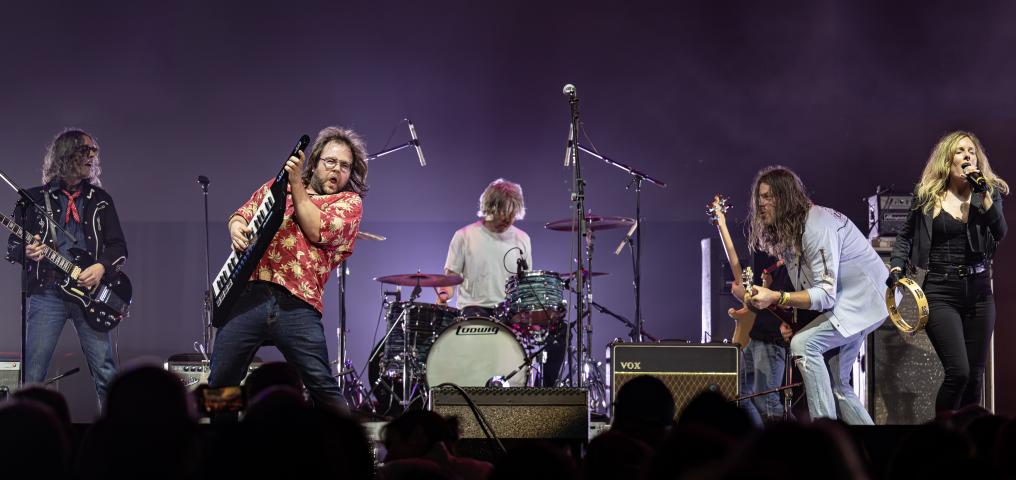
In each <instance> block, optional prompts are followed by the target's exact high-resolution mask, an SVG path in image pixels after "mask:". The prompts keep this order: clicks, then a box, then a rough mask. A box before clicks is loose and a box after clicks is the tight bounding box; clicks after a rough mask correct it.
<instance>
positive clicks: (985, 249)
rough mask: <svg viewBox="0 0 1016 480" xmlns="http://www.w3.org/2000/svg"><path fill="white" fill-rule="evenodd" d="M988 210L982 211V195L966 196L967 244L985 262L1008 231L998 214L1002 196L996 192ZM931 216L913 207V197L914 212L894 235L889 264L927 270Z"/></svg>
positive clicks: (992, 254) (917, 207)
mask: <svg viewBox="0 0 1016 480" xmlns="http://www.w3.org/2000/svg"><path fill="white" fill-rule="evenodd" d="M991 199H992V202H993V203H992V205H991V208H988V209H985V208H984V194H983V193H976V192H975V193H974V194H972V195H971V197H970V211H969V212H968V217H967V241H969V242H970V249H971V250H973V251H974V252H980V253H984V257H985V258H986V259H988V260H989V261H990V260H991V258H992V257H993V256H994V255H995V248H996V247H997V246H998V242H999V241H1001V240H1002V238H1003V237H1005V232H1006V230H1007V229H1008V226H1006V223H1005V216H1004V215H1003V214H1002V196H1001V194H1000V193H999V192H998V190H997V189H996V190H995V192H994V194H993V195H992V197H991ZM932 220H933V219H932V216H931V213H924V212H923V211H921V207H920V206H917V198H916V196H915V198H914V209H913V210H911V211H910V215H909V216H908V217H907V223H906V224H904V225H903V226H902V227H901V228H900V231H899V232H897V236H896V244H895V246H893V253H892V258H891V259H890V265H891V266H892V267H893V268H895V267H900V268H901V269H903V270H904V272H905V271H906V269H907V264H908V262H909V264H910V265H912V266H914V267H916V268H920V269H923V270H927V269H928V257H929V254H930V252H931V222H932Z"/></svg>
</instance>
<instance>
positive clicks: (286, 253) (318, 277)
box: [233, 180, 363, 312]
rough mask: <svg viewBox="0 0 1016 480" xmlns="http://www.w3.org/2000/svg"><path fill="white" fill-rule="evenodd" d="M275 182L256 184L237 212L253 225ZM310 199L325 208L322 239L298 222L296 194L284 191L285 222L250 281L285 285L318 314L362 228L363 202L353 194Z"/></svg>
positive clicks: (323, 209) (318, 196)
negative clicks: (306, 231)
mask: <svg viewBox="0 0 1016 480" xmlns="http://www.w3.org/2000/svg"><path fill="white" fill-rule="evenodd" d="M271 185H272V181H271V180H269V181H268V182H266V183H265V184H264V185H262V186H261V188H258V189H257V191H255V192H254V194H253V195H251V197H250V200H248V201H247V202H246V203H244V204H243V205H241V206H240V208H238V209H237V210H236V212H233V214H234V215H239V216H240V217H243V219H244V220H246V221H247V222H248V223H250V221H251V219H252V218H253V217H254V212H255V211H256V210H257V208H258V205H259V204H260V203H261V200H262V199H263V198H264V197H265V194H266V193H267V192H268V190H269V188H270V187H271ZM287 191H288V187H287ZM310 199H311V202H313V203H314V205H316V206H317V207H318V209H320V210H321V241H320V242H318V243H314V242H311V241H310V240H308V239H307V237H306V236H304V234H303V231H302V230H301V229H300V225H299V224H298V223H297V222H296V220H294V219H293V212H294V207H293V197H292V196H291V195H286V213H285V216H284V217H283V220H282V225H280V226H279V231H278V232H276V234H275V238H273V239H272V243H271V244H269V245H268V250H267V251H266V252H265V255H264V256H263V257H262V258H261V261H260V262H258V266H257V268H256V269H255V270H254V274H253V275H251V280H265V281H269V282H272V283H277V284H279V285H282V286H283V287H285V289H286V290H288V291H289V292H290V293H292V294H293V295H295V296H297V297H298V298H300V299H301V300H303V301H305V302H307V303H309V304H310V305H311V306H312V307H314V308H315V309H316V310H317V311H319V312H320V311H322V310H323V309H324V304H323V303H322V301H321V296H322V294H324V291H325V283H326V282H327V281H328V276H329V273H331V271H332V270H334V269H335V268H336V267H337V266H338V265H339V264H340V263H342V261H343V260H345V259H346V257H348V256H350V255H352V254H353V245H354V244H355V243H356V234H357V232H359V231H360V216H361V215H362V214H363V201H362V200H361V199H360V195H358V194H356V193H353V192H339V193H336V194H334V195H311V197H310Z"/></svg>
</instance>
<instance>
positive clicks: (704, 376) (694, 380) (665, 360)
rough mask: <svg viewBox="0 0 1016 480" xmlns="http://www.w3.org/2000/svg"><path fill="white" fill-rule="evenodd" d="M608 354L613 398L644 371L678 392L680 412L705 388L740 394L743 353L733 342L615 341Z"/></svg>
mask: <svg viewBox="0 0 1016 480" xmlns="http://www.w3.org/2000/svg"><path fill="white" fill-rule="evenodd" d="M607 357H608V358H607V368H608V369H609V371H608V372H607V375H606V378H607V379H608V381H609V382H610V385H609V388H610V394H611V399H612V400H613V399H615V398H617V392H618V390H620V388H621V386H622V385H624V384H625V383H627V382H628V381H629V380H631V379H633V378H635V377H637V376H640V375H649V376H652V377H656V378H658V379H660V380H662V381H663V383H664V384H665V385H666V386H667V389H669V390H670V393H671V394H673V395H674V406H675V407H676V409H675V411H676V412H677V414H678V415H680V412H681V410H683V409H684V407H685V406H686V405H688V402H690V401H691V399H692V398H695V396H696V395H698V394H699V393H701V392H703V391H705V390H712V391H717V392H719V393H721V394H723V396H725V397H727V398H730V399H733V398H737V396H738V395H739V394H740V382H738V376H737V372H738V371H739V370H740V368H741V355H740V352H739V351H738V349H737V347H736V346H733V345H720V344H695V343H685V342H661V343H614V344H611V345H610V346H609V347H608V349H607ZM611 405H612V406H613V401H611Z"/></svg>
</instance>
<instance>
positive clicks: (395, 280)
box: [374, 272, 462, 287]
mask: <svg viewBox="0 0 1016 480" xmlns="http://www.w3.org/2000/svg"><path fill="white" fill-rule="evenodd" d="M374 280H376V281H378V282H381V283H387V284H389V285H401V286H403V287H415V286H417V285H419V286H421V287H453V286H455V285H458V284H460V283H462V276H461V275H442V274H440V273H419V272H417V273H405V274H401V275H387V276H384V277H377V278H375V279H374Z"/></svg>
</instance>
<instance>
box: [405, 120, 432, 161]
mask: <svg viewBox="0 0 1016 480" xmlns="http://www.w3.org/2000/svg"><path fill="white" fill-rule="evenodd" d="M406 122H407V123H409V136H411V137H413V140H412V142H410V143H412V144H413V148H415V149H416V157H417V158H419V159H420V166H421V167H426V166H427V161H426V160H424V159H423V149H422V148H420V137H417V136H416V127H414V126H413V121H412V120H410V119H408V118H407V119H406Z"/></svg>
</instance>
